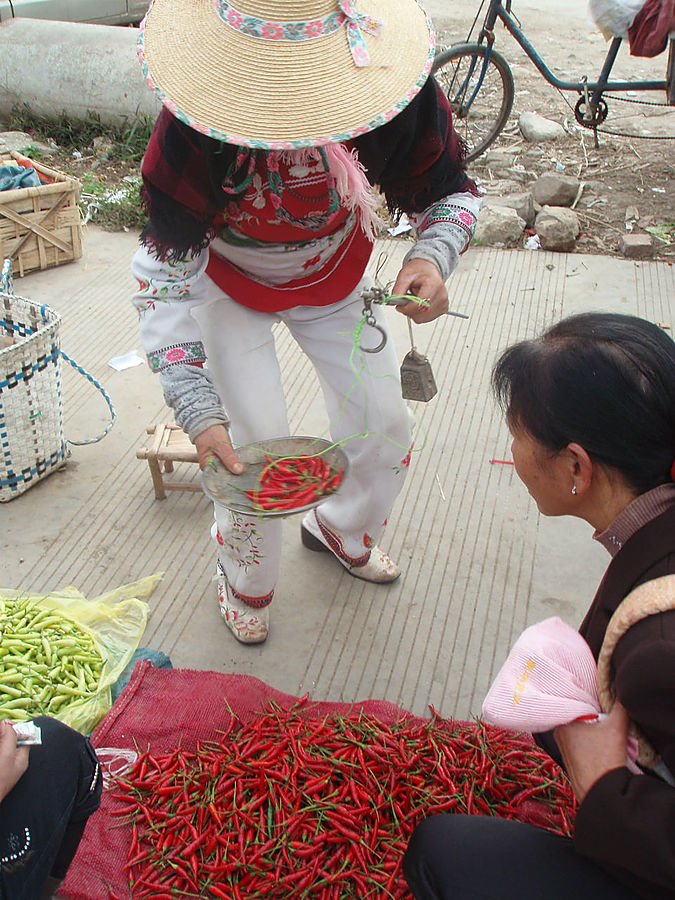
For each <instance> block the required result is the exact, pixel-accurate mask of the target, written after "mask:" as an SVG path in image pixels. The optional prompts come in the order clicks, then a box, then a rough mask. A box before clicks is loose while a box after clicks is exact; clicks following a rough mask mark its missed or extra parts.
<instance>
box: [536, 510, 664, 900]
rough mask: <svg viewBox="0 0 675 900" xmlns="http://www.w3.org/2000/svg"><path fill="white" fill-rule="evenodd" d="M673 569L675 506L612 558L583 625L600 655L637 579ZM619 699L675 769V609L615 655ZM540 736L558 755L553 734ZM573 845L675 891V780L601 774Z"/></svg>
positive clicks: (639, 882)
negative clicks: (618, 610) (612, 621)
mask: <svg viewBox="0 0 675 900" xmlns="http://www.w3.org/2000/svg"><path fill="white" fill-rule="evenodd" d="M671 574H675V506H674V507H672V508H671V509H669V510H667V511H666V512H665V513H662V514H661V515H660V516H657V517H656V518H655V519H653V520H652V521H651V522H648V523H647V524H646V525H644V526H643V527H642V528H640V529H639V530H638V531H636V532H635V534H633V536H632V537H631V538H630V539H629V540H628V541H626V543H625V544H624V545H623V547H622V548H621V549H620V550H619V551H618V553H617V554H616V555H615V556H614V557H613V559H612V562H611V563H610V565H609V567H608V569H607V571H606V572H605V576H604V578H603V580H602V582H601V583H600V587H599V588H598V591H597V593H596V595H595V598H594V599H593V603H592V604H591V606H590V608H589V610H588V612H587V614H586V617H585V619H584V621H583V622H582V624H581V627H580V629H579V632H580V633H581V634H582V635H583V637H584V638H585V639H586V641H587V642H588V644H589V646H590V648H591V650H592V651H593V655H594V656H595V658H596V659H597V657H598V654H599V652H600V648H601V646H602V641H603V638H604V635H605V631H606V629H607V624H608V622H609V620H610V618H611V615H612V613H613V612H614V610H615V609H616V608H617V606H618V605H619V604H620V603H621V601H622V600H623V598H624V597H625V596H627V594H629V593H630V592H631V590H633V588H635V587H637V586H638V585H639V584H643V583H644V582H645V581H650V580H651V579H653V578H659V577H660V576H662V575H671ZM612 670H613V676H614V687H615V690H616V696H617V699H618V700H619V701H620V702H621V704H622V705H623V706H624V707H625V709H626V711H627V713H628V715H629V717H630V718H631V719H632V720H633V721H634V722H635V723H636V724H637V725H638V726H639V727H640V729H641V731H643V732H644V734H645V735H646V736H647V738H648V739H649V741H650V743H651V744H652V746H653V747H654V749H655V750H656V751H657V752H658V753H659V754H660V755H661V757H662V759H663V761H664V763H665V764H666V766H667V767H668V769H669V770H670V772H672V773H674V774H675V610H674V611H670V612H666V613H659V614H658V615H653V616H649V617H648V618H646V619H643V620H642V621H640V622H638V623H637V624H635V625H633V627H632V628H630V629H629V630H628V631H627V632H626V633H625V634H624V636H623V637H622V638H621V639H620V641H619V643H618V644H617V646H616V650H615V651H614V656H613V657H612ZM537 743H539V744H540V745H541V746H543V747H544V748H545V749H546V750H547V751H549V752H550V753H551V755H552V756H554V758H555V757H556V756H557V761H558V762H559V761H560V758H559V754H556V752H555V751H556V749H557V748H556V747H555V746H554V743H553V742H552V740H551V735H550V733H549V734H547V735H537ZM574 845H575V847H576V850H577V852H578V853H580V854H581V855H582V856H586V857H588V858H589V859H592V860H593V861H594V862H595V863H597V864H598V865H600V866H601V867H602V868H603V869H605V870H606V871H607V872H609V873H610V874H611V875H612V876H613V877H614V878H616V880H617V881H620V882H621V883H622V884H624V885H626V886H627V887H629V888H631V889H632V890H634V891H635V892H636V894H637V895H638V896H639V897H644V898H649V900H666V898H675V787H672V786H671V785H669V784H667V783H666V782H665V781H662V780H661V779H660V778H659V777H657V776H656V775H653V774H650V773H647V774H645V775H632V774H631V773H630V772H629V771H628V769H626V768H620V769H614V770H612V771H611V772H608V773H607V774H606V775H604V776H603V777H602V778H600V779H599V780H598V781H597V782H596V783H595V784H594V785H593V787H592V788H591V790H590V791H589V792H588V794H587V795H586V797H585V798H584V800H583V802H582V803H581V805H580V806H579V809H578V812H577V819H576V826H575V835H574Z"/></svg>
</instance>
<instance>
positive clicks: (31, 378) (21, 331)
mask: <svg viewBox="0 0 675 900" xmlns="http://www.w3.org/2000/svg"><path fill="white" fill-rule="evenodd" d="M1 275H2V278H1V279H0V503H5V502H7V501H8V500H13V499H14V498H15V497H18V496H19V495H20V494H22V493H23V492H24V491H27V490H28V488H30V487H32V486H33V485H34V484H36V483H37V482H38V481H40V479H42V478H46V476H47V475H49V474H51V472H53V471H54V470H55V469H58V468H59V467H60V466H62V465H64V463H65V462H66V459H67V457H68V454H69V451H68V446H67V445H68V444H89V443H93V442H95V441H98V440H101V438H102V437H104V436H105V435H106V434H107V433H108V431H109V430H110V428H111V427H112V424H113V421H114V419H115V411H114V409H113V407H112V403H111V401H110V398H109V397H108V395H107V394H106V393H105V391H104V390H103V388H102V387H101V386H100V384H98V383H97V382H96V381H94V379H93V378H92V377H91V375H88V374H87V373H86V372H85V371H84V370H83V369H81V368H80V367H79V366H78V365H76V364H75V363H73V361H72V360H71V359H70V358H69V357H68V356H66V355H65V354H64V353H63V352H62V351H61V347H60V340H59V327H60V324H61V317H60V316H59V315H58V313H56V312H55V311H54V310H53V309H51V308H50V307H48V306H44V305H42V306H41V305H39V304H37V303H33V302H31V301H30V300H26V299H24V298H23V297H17V296H16V295H15V294H14V293H13V292H12V280H11V276H12V272H11V266H3V268H2V273H1ZM61 358H63V359H65V360H66V361H67V362H68V363H70V364H71V365H72V366H74V367H75V368H76V369H77V370H78V371H80V372H81V373H82V374H83V375H84V376H85V377H86V378H87V379H88V380H89V381H91V382H92V384H94V386H95V387H97V388H98V389H99V391H100V392H101V393H102V394H103V397H104V399H105V401H106V403H107V404H108V408H109V410H110V413H111V420H110V424H109V425H108V426H107V427H106V429H105V430H104V431H103V432H102V433H101V434H100V435H98V436H97V437H95V438H92V439H88V440H84V441H66V439H65V438H64V435H63V401H62V396H61Z"/></svg>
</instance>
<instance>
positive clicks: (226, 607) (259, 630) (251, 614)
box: [217, 573, 270, 644]
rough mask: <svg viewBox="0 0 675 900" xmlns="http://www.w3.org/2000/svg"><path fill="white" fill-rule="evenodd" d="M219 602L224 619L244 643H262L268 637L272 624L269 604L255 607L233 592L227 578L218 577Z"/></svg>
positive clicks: (237, 637)
mask: <svg viewBox="0 0 675 900" xmlns="http://www.w3.org/2000/svg"><path fill="white" fill-rule="evenodd" d="M217 587H218V603H219V604H220V612H221V614H222V617H223V621H224V622H225V624H226V625H227V627H228V628H229V629H230V631H231V632H232V634H233V635H234V636H235V637H236V639H237V640H238V641H240V642H241V643H242V644H262V642H263V641H264V640H266V638H267V633H268V631H269V624H270V612H269V606H265V607H263V608H262V609H255V608H254V607H252V606H249V605H248V604H247V603H244V601H243V600H239V598H238V597H235V596H234V594H233V593H232V589H231V588H230V585H229V584H228V583H227V579H226V578H224V577H223V576H222V575H220V573H219V575H218V578H217Z"/></svg>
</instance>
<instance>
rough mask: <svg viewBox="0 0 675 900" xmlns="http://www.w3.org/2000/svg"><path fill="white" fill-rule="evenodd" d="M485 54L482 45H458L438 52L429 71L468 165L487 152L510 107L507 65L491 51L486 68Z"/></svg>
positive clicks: (484, 48) (510, 95)
mask: <svg viewBox="0 0 675 900" xmlns="http://www.w3.org/2000/svg"><path fill="white" fill-rule="evenodd" d="M487 52H488V48H487V47H486V46H484V45H483V44H457V45H456V46H454V47H450V48H449V49H448V50H444V51H443V52H442V53H439V54H438V55H437V57H436V59H435V60H434V64H433V66H432V69H431V71H432V73H433V75H435V77H436V80H437V81H438V83H439V84H440V86H441V88H442V89H443V91H444V93H445V94H446V95H447V97H448V100H449V101H450V106H451V108H452V114H453V120H454V125H455V131H456V132H457V133H458V134H459V135H460V136H461V137H462V138H463V140H464V141H465V143H466V146H467V148H468V150H467V154H466V161H467V162H471V160H473V159H476V157H478V156H480V155H481V153H484V152H485V150H487V148H488V147H489V146H490V144H491V143H492V142H493V141H494V139H495V138H496V137H497V135H498V134H499V132H500V131H501V130H502V128H503V127H504V125H506V122H507V120H508V118H509V115H510V113H511V108H512V106H513V95H514V89H513V75H512V74H511V69H510V68H509V64H508V63H507V61H506V60H505V59H504V57H503V56H502V55H501V54H499V53H497V51H496V50H490V55H489V58H488V61H487V66H486V65H485V57H486V54H487ZM483 70H485V73H484V75H483ZM481 76H482V81H481ZM474 92H475V96H474Z"/></svg>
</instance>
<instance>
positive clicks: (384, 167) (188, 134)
mask: <svg viewBox="0 0 675 900" xmlns="http://www.w3.org/2000/svg"><path fill="white" fill-rule="evenodd" d="M351 145H352V146H354V147H355V148H356V149H357V151H358V156H359V160H360V161H361V163H362V164H363V166H364V167H365V169H366V173H367V175H368V180H369V181H370V183H371V184H373V185H378V186H379V189H380V190H381V191H382V193H383V194H384V196H385V198H386V201H387V204H388V206H389V209H390V210H391V211H392V212H394V213H399V212H405V213H415V212H422V211H423V210H424V209H426V208H427V207H428V206H429V205H430V204H431V203H433V202H434V201H436V200H440V199H441V198H442V197H445V196H448V195H449V194H454V193H459V192H465V191H469V192H471V193H474V194H477V193H478V191H477V189H476V186H475V184H474V183H473V181H471V180H470V179H469V178H468V176H467V174H466V171H465V168H464V151H465V147H464V144H463V142H462V140H461V139H460V138H459V136H458V135H457V134H456V132H455V130H454V128H453V126H452V113H451V111H450V106H449V104H448V101H447V98H446V97H445V95H444V94H443V92H442V90H441V88H440V87H439V86H438V84H437V83H436V81H435V80H434V79H433V78H429V79H428V80H427V82H426V84H425V85H424V87H423V88H422V90H421V91H420V92H419V93H418V94H417V95H416V97H415V98H414V99H413V100H412V102H411V103H409V104H408V106H406V107H405V109H404V110H403V111H402V112H401V113H399V115H398V116H396V117H395V118H394V119H392V120H391V122H388V123H387V124H385V125H382V126H381V127H379V128H377V129H375V130H374V131H371V132H368V133H367V134H364V135H360V136H359V137H357V138H355V139H354V140H353V141H352V142H351ZM239 149H240V148H238V147H237V146H235V145H232V144H226V143H223V142H220V141H217V140H214V139H213V138H210V137H207V136H206V135H203V134H200V133H199V132H198V131H195V130H194V129H193V128H190V127H189V126H187V125H184V124H183V123H182V122H180V121H178V120H177V119H176V118H175V117H174V116H173V115H171V113H170V112H168V110H166V109H163V110H162V112H161V113H160V115H159V118H158V119H157V122H156V124H155V128H154V131H153V134H152V137H151V139H150V143H149V145H148V149H147V151H146V154H145V157H144V160H143V166H142V174H143V188H142V190H143V197H144V201H145V204H146V208H147V211H148V216H149V222H148V224H147V225H146V227H145V229H144V230H143V233H142V236H141V240H142V241H143V242H144V243H146V244H148V245H149V246H152V247H154V249H155V251H156V252H157V254H158V255H159V256H160V258H169V257H170V258H181V257H184V256H186V255H188V254H190V253H195V252H198V251H199V250H200V249H202V248H203V247H206V246H208V244H209V242H210V240H211V238H212V237H213V234H214V222H215V220H216V218H217V217H218V216H219V214H220V213H222V211H223V209H224V207H225V205H226V203H227V202H228V201H230V200H232V199H233V197H232V195H231V194H229V195H227V194H225V192H224V191H223V187H222V186H223V183H224V181H225V180H227V181H228V182H229V183H230V184H231V183H232V181H233V180H234V182H235V184H236V176H237V173H236V171H233V170H234V166H235V160H236V157H237V152H238V150H239ZM251 152H261V151H251ZM235 196H236V195H235Z"/></svg>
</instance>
